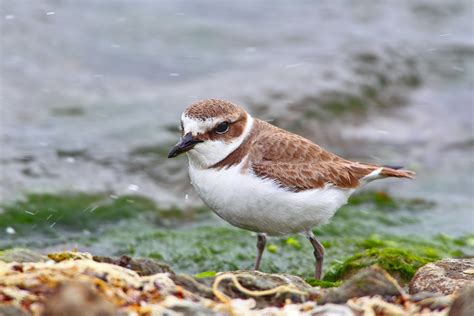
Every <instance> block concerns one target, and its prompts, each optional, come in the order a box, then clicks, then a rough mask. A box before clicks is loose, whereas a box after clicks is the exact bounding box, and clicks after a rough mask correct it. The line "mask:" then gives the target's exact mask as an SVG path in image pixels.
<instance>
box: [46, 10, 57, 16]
mask: <svg viewBox="0 0 474 316" xmlns="http://www.w3.org/2000/svg"><path fill="white" fill-rule="evenodd" d="M55 14H56V12H54V11H49V12H46V15H55Z"/></svg>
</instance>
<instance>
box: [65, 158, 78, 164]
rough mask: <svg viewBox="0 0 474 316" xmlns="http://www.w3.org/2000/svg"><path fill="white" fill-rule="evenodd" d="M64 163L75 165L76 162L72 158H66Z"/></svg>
mask: <svg viewBox="0 0 474 316" xmlns="http://www.w3.org/2000/svg"><path fill="white" fill-rule="evenodd" d="M66 161H67V162H68V163H75V162H76V159H75V158H73V157H67V158H66Z"/></svg>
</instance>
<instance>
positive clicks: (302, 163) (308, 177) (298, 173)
mask: <svg viewBox="0 0 474 316" xmlns="http://www.w3.org/2000/svg"><path fill="white" fill-rule="evenodd" d="M258 124H259V125H260V126H259V129H260V130H261V132H260V133H258V135H256V137H255V139H254V142H253V145H252V152H251V160H252V164H251V167H252V169H253V172H254V173H255V174H256V175H258V176H259V177H263V178H270V179H273V180H275V181H276V182H277V183H279V184H281V185H282V186H285V187H289V188H291V189H292V190H294V191H303V190H308V189H315V188H321V187H323V186H324V185H325V184H327V183H332V184H334V185H336V186H338V187H341V188H355V187H357V186H358V185H359V182H360V179H361V178H363V177H364V176H366V175H368V174H369V173H371V172H372V171H374V170H376V169H377V168H379V167H377V166H375V165H368V164H362V163H358V162H351V161H348V160H345V159H343V158H341V157H339V156H337V155H335V154H333V153H330V152H328V151H326V150H324V149H323V148H321V147H319V146H318V145H316V144H314V143H312V142H310V141H309V140H307V139H305V138H303V137H301V136H298V135H295V134H292V133H289V132H287V131H284V130H282V129H279V128H277V127H275V126H273V125H270V124H268V123H265V122H263V121H258Z"/></svg>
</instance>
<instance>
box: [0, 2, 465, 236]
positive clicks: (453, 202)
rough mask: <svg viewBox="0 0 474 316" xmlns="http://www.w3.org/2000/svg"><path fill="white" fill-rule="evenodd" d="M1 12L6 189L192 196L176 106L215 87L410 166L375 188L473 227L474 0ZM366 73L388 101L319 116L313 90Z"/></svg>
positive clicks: (447, 223) (363, 154)
mask: <svg viewBox="0 0 474 316" xmlns="http://www.w3.org/2000/svg"><path fill="white" fill-rule="evenodd" d="M53 13H54V14H53ZM0 17H1V24H2V25H1V29H2V36H1V37H2V59H1V73H2V75H1V79H2V99H1V104H2V106H1V111H2V112H1V126H2V127H1V136H0V141H1V144H0V146H1V156H0V158H1V163H2V173H1V183H0V193H1V198H2V200H4V201H11V200H15V199H17V198H19V197H21V196H22V195H23V194H24V193H25V192H45V191H47V192H62V191H68V190H70V191H86V192H96V191H107V192H112V193H113V194H116V195H121V194H125V193H130V192H131V191H132V192H134V193H137V194H143V195H146V196H149V197H152V198H153V199H154V200H156V201H157V202H158V203H159V204H160V205H164V206H169V205H179V206H187V205H188V206H189V205H197V204H199V203H200V201H199V199H198V198H197V196H196V194H195V193H194V191H193V190H192V189H191V188H190V186H189V183H188V182H189V180H188V179H187V176H186V161H185V159H181V160H177V161H167V160H166V158H165V155H164V153H166V151H167V149H168V147H169V145H170V144H172V143H173V142H175V141H176V139H177V137H178V134H177V133H176V132H174V131H173V129H175V127H176V126H177V124H178V118H179V115H180V113H181V111H182V110H183V109H184V108H185V107H186V106H187V105H188V104H190V103H191V102H192V101H194V100H198V99H202V98H208V97H218V98H225V99H229V100H232V101H234V102H237V103H239V104H242V105H244V106H246V107H247V108H249V109H250V110H251V111H252V112H253V113H256V115H257V116H260V117H263V118H264V119H268V120H273V121H274V123H275V124H279V125H281V126H283V127H286V128H289V129H291V130H294V131H296V132H298V133H301V134H303V135H305V136H307V137H309V138H310V139H312V140H314V141H316V142H318V143H320V144H322V145H324V146H326V147H328V148H330V149H331V150H333V151H335V152H337V153H339V154H341V155H344V156H345V157H348V158H354V159H360V160H364V161H372V162H375V163H395V164H399V163H401V164H405V165H407V166H408V167H411V168H413V169H415V170H416V171H417V172H418V174H419V176H418V180H417V181H414V182H409V181H386V182H379V183H373V184H371V185H370V188H372V189H375V188H377V189H379V188H384V189H389V190H391V192H393V193H394V194H396V195H400V196H404V195H407V196H416V197H422V198H426V199H429V200H433V201H435V202H436V203H437V205H438V206H437V208H435V209H434V210H432V211H431V213H429V216H426V215H421V217H422V220H423V221H422V223H423V224H422V225H418V226H416V227H411V226H408V227H407V228H404V230H402V232H403V231H408V232H413V231H415V230H416V231H417V232H419V233H424V234H431V233H433V232H444V233H448V234H460V233H463V232H472V231H473V230H474V218H473V216H474V215H473V210H474V200H473V199H474V184H473V180H472V179H473V177H472V175H473V171H474V164H473V157H474V155H473V154H474V152H473V139H474V134H473V117H474V113H473V109H474V107H473V92H472V83H473V65H474V62H473V61H474V58H473V57H474V39H473V29H472V20H473V18H474V17H473V8H472V3H471V2H470V1H449V2H446V1H397V3H394V2H392V1H379V2H377V3H376V4H374V3H373V2H372V1H358V2H357V3H355V2H352V1H327V2H324V3H321V2H316V3H315V2H312V1H293V2H291V3H290V2H287V1H263V0H260V1H238V2H232V3H225V4H224V3H221V2H218V1H203V2H200V3H199V4H195V3H192V2H188V1H160V2H152V1H141V2H139V3H137V2H134V1H121V2H115V1H101V2H97V1H81V2H77V1H35V2H30V1H13V0H10V1H3V2H2V9H1V15H0ZM361 55H362V56H366V58H365V61H361V58H359V57H360V56H361ZM358 56H359V57H358ZM367 56H368V57H367ZM371 56H372V57H371ZM374 56H375V59H374V58H373V57H374ZM374 60H375V61H374ZM409 61H411V62H409ZM355 69H359V71H356V70H355ZM361 69H362V71H369V72H373V71H374V69H375V70H376V72H379V73H382V74H383V75H384V76H385V75H386V76H388V78H389V79H390V80H389V82H388V83H387V82H385V80H382V81H383V82H382V83H383V84H382V83H381V82H377V81H376V80H377V78H378V80H380V78H379V77H377V76H378V74H376V75H372V74H369V75H366V74H363V73H361V72H360V70H361ZM407 76H408V79H410V78H411V79H413V80H409V82H408V83H406V82H405V83H400V82H399V80H398V79H397V78H399V77H400V78H405V77H407ZM418 81H419V82H418ZM364 85H369V87H376V91H377V92H380V99H381V100H383V106H378V105H377V104H376V105H375V106H374V107H373V108H369V111H368V113H366V114H364V115H355V114H353V113H350V111H349V114H347V115H344V116H343V117H342V115H341V117H340V116H336V118H334V117H333V118H326V117H325V118H324V119H321V118H320V117H319V118H309V117H308V109H310V110H312V109H314V108H315V107H317V102H316V103H315V102H312V101H311V100H313V99H314V98H316V99H318V98H320V97H321V96H322V95H326V93H327V92H328V91H337V92H339V93H341V92H342V93H354V91H359V90H360V88H361V87H363V86H364ZM312 98H313V99H312ZM380 99H378V100H380ZM318 100H320V99H318ZM313 103H315V104H313ZM402 104H403V105H402ZM150 146H152V147H150ZM144 149H147V150H148V151H147V150H144ZM150 150H151V152H150ZM144 152H145V153H144ZM186 194H187V196H188V197H189V198H188V199H184V198H183V197H184V196H185V195H186Z"/></svg>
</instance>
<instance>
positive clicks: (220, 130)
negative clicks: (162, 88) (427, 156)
mask: <svg viewBox="0 0 474 316" xmlns="http://www.w3.org/2000/svg"><path fill="white" fill-rule="evenodd" d="M181 131H182V137H181V140H180V141H179V143H178V144H176V145H175V146H174V147H173V148H172V149H171V151H170V153H169V155H168V158H173V157H176V156H178V155H179V154H182V153H184V152H186V153H187V155H188V160H189V175H190V178H191V181H192V184H193V186H194V188H195V189H196V191H197V193H198V194H199V196H200V197H201V199H202V200H203V201H204V202H205V203H206V204H207V205H208V206H209V207H210V208H211V209H212V210H213V211H214V212H215V213H216V214H217V215H218V216H220V217H221V218H223V219H224V220H226V221H227V222H229V223H230V224H232V225H234V226H237V227H240V228H243V229H247V230H250V231H254V232H256V233H257V236H258V240H257V257H256V261H255V270H258V269H259V266H260V260H261V258H262V253H263V251H264V249H265V243H266V235H267V234H268V235H271V236H279V235H286V234H293V233H303V234H304V235H305V236H306V237H307V238H308V239H309V241H310V242H311V245H312V246H313V248H314V256H315V259H316V268H315V278H316V279H320V278H321V272H322V265H323V258H324V247H323V246H322V245H321V243H320V242H319V241H318V240H317V239H316V238H315V236H314V234H313V231H312V228H313V227H315V226H319V225H322V224H325V223H327V222H328V221H329V220H330V219H331V217H333V215H334V214H335V213H336V211H337V210H338V209H339V208H340V207H341V206H342V205H344V204H345V203H346V202H347V199H348V198H349V196H350V195H351V194H352V193H353V192H354V191H355V190H356V189H357V188H358V187H360V186H362V185H364V184H365V183H367V182H370V181H372V180H376V179H380V178H386V177H398V178H414V172H412V171H408V170H397V169H396V168H391V167H384V166H377V165H373V164H367V163H361V162H353V161H349V160H346V159H343V158H341V157H339V156H337V155H335V154H333V153H330V152H328V151H326V150H324V149H323V148H321V147H320V146H318V145H316V144H314V143H312V142H311V141H309V140H307V139H305V138H303V137H301V136H298V135H296V134H293V133H291V132H288V131H286V130H283V129H281V128H278V127H276V126H273V125H271V124H269V123H267V122H264V121H262V120H259V119H256V118H252V116H251V115H250V114H249V113H247V112H246V111H245V110H243V109H242V108H241V107H239V106H237V105H234V104H232V103H230V102H228V101H224V100H216V99H209V100H204V101H200V102H196V103H194V104H192V105H191V106H189V107H188V108H187V109H186V110H185V111H184V113H183V115H182V116H181Z"/></svg>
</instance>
